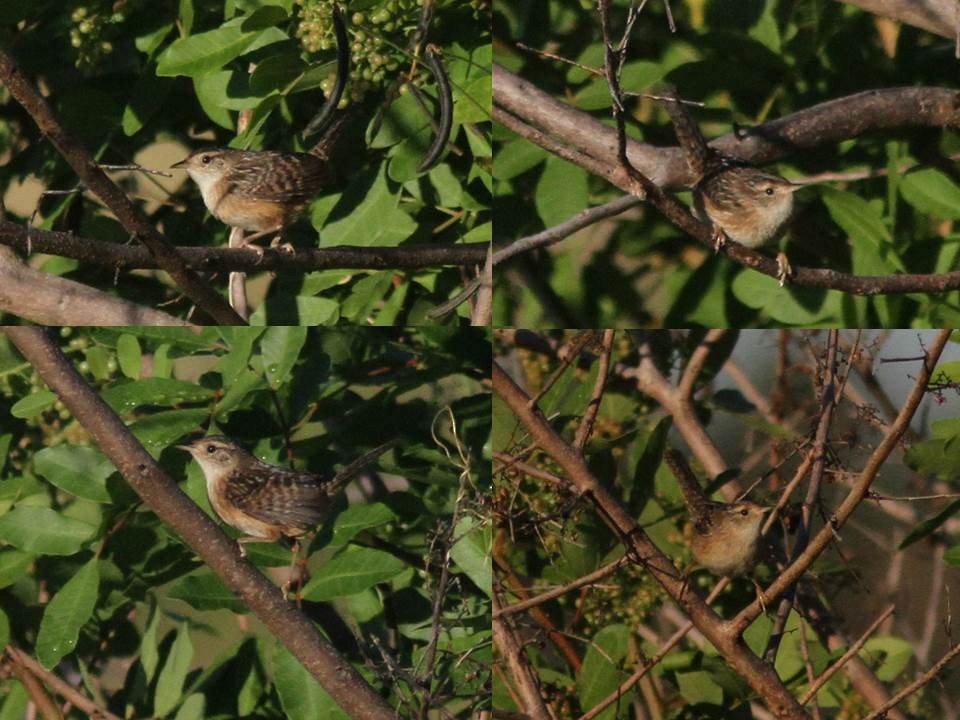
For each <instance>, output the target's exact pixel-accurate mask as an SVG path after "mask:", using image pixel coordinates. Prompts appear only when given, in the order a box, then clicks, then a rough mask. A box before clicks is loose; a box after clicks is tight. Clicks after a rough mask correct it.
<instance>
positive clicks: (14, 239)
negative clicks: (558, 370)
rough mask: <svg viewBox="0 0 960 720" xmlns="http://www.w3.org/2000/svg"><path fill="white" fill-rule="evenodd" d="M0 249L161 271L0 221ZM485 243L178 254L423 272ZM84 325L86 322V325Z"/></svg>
mask: <svg viewBox="0 0 960 720" xmlns="http://www.w3.org/2000/svg"><path fill="white" fill-rule="evenodd" d="M0 245H8V246H10V247H12V248H15V249H17V250H20V251H21V252H42V253H47V254H49V255H59V256H61V257H68V258H73V259H74V260H79V261H81V262H84V263H90V264H94V265H105V266H108V267H115V268H121V269H127V270H134V269H137V270H155V269H157V268H160V267H162V265H161V264H160V263H159V262H158V261H157V259H156V258H155V257H153V255H152V254H151V253H150V252H149V251H148V250H147V249H146V248H143V247H138V246H133V245H119V244H117V243H110V242H104V241H102V240H94V239H92V238H84V237H78V236H76V235H72V234H70V233H65V232H55V231H52V230H39V229H37V228H29V230H28V229H27V228H26V227H24V226H23V225H19V224H17V223H15V222H11V221H9V220H4V221H0ZM488 247H489V245H488V244H487V243H467V244H463V245H404V246H402V247H352V246H340V247H332V248H296V251H295V252H294V253H290V252H288V251H286V250H283V249H281V248H265V249H263V250H262V252H263V254H262V256H261V254H260V253H259V252H258V251H257V250H256V249H255V248H252V247H249V246H248V247H242V248H228V247H219V248H213V247H181V248H179V249H178V252H179V254H180V256H181V257H182V259H183V260H184V262H185V263H186V265H187V267H190V268H193V269H197V270H204V271H208V272H209V271H217V270H220V271H234V270H236V271H247V272H256V271H268V270H269V271H280V272H311V271H313V270H327V269H340V268H343V269H347V268H355V269H363V270H390V269H405V268H411V269H415V268H428V267H437V266H439V265H474V264H478V263H482V262H483V261H484V257H485V256H486V252H487V248H488ZM88 324H89V323H88Z"/></svg>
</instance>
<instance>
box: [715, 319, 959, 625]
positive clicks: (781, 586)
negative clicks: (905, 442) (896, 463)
mask: <svg viewBox="0 0 960 720" xmlns="http://www.w3.org/2000/svg"><path fill="white" fill-rule="evenodd" d="M949 338H950V331H949V330H941V331H940V332H938V333H937V336H936V338H935V340H934V342H933V344H932V346H931V347H930V349H929V350H927V351H926V353H924V355H923V357H922V358H921V359H922V362H923V364H922V366H921V367H920V369H919V370H918V371H917V375H916V380H915V381H914V384H913V388H912V389H911V390H910V394H909V395H908V396H907V398H906V400H905V401H904V403H903V405H902V407H901V409H900V413H899V414H898V415H897V418H896V420H894V421H893V422H892V423H891V424H890V428H889V430H888V431H887V433H886V435H884V437H883V440H882V441H881V442H880V444H879V445H878V446H877V448H876V449H875V450H874V451H873V453H871V455H870V457H869V458H868V459H867V462H866V464H865V465H864V467H863V469H862V470H861V471H860V474H859V475H858V477H857V479H856V481H855V482H854V483H853V486H852V487H851V489H850V492H849V493H847V496H846V497H845V498H844V499H843V501H842V502H841V503H840V505H839V506H837V508H836V510H834V512H833V514H832V515H831V517H830V519H829V522H828V523H827V524H826V525H825V526H824V527H822V528H821V529H820V531H819V532H818V533H817V534H816V535H815V536H814V537H813V538H812V539H811V540H810V542H809V544H808V545H807V547H806V548H805V549H804V550H803V552H801V553H800V554H799V555H798V556H797V557H796V559H795V560H794V561H793V562H791V563H790V564H789V565H788V566H787V567H786V568H785V569H784V570H783V571H782V572H781V573H780V574H779V575H778V576H777V578H776V580H774V581H773V582H772V583H771V584H770V586H769V587H768V588H767V589H766V590H765V591H764V592H763V604H764V605H766V606H770V605H771V604H772V603H773V601H774V600H776V599H777V598H779V597H780V596H781V595H783V593H785V592H786V591H787V590H788V589H789V588H790V587H791V586H792V585H793V584H794V583H795V582H796V581H797V580H798V579H799V578H800V576H801V575H802V574H803V573H805V572H806V571H807V569H808V568H809V567H810V565H812V564H813V562H814V561H815V560H816V559H817V558H818V557H820V555H821V553H823V551H824V550H825V549H826V548H827V545H829V544H830V542H832V541H833V539H834V537H835V535H836V533H837V531H838V530H839V529H840V528H841V527H843V525H844V523H845V522H846V521H847V520H848V519H849V518H850V516H851V515H852V514H853V511H854V510H856V509H857V507H858V506H859V505H860V503H861V501H862V500H863V499H864V498H865V497H866V495H867V492H868V491H869V489H870V485H871V484H872V483H873V481H874V479H875V478H876V476H877V473H878V472H879V471H880V467H881V466H882V465H883V463H884V462H886V459H887V457H889V455H890V453H891V452H893V449H894V448H895V447H896V446H897V443H899V442H900V438H901V437H903V434H904V432H905V431H906V429H907V427H908V426H909V425H910V421H911V420H912V419H913V416H914V414H915V413H916V411H917V408H918V407H919V406H920V401H921V400H922V399H923V397H924V395H925V393H926V391H927V383H928V382H929V381H930V376H931V374H932V372H933V368H934V366H935V365H936V364H937V360H938V359H939V357H940V354H941V353H942V352H943V348H944V346H945V345H946V344H947V340H949ZM761 611H762V606H761V602H760V600H759V599H757V600H754V601H753V602H752V603H751V604H750V605H748V606H747V607H746V608H744V609H743V610H742V611H740V614H738V615H737V616H736V617H735V618H734V619H733V620H731V621H730V625H731V627H732V628H734V629H736V630H739V631H741V632H742V631H743V630H745V629H746V628H747V627H748V626H749V625H750V623H752V622H753V621H754V620H755V619H756V618H757V616H758V615H759V614H760V612H761Z"/></svg>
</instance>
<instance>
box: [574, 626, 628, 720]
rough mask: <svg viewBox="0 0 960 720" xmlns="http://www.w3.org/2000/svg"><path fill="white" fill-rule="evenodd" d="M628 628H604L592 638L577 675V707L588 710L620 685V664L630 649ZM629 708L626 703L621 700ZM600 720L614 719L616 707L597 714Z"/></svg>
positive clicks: (626, 699) (626, 700)
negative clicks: (578, 697)
mask: <svg viewBox="0 0 960 720" xmlns="http://www.w3.org/2000/svg"><path fill="white" fill-rule="evenodd" d="M629 643H630V628H628V627H627V626H626V625H608V626H607V627H605V628H602V629H601V630H600V631H599V632H597V633H596V634H595V635H594V636H593V641H592V642H590V644H589V645H588V646H587V654H586V656H585V657H584V658H583V665H582V666H581V667H580V672H579V673H578V675H577V693H578V694H579V696H580V705H581V707H582V708H583V709H584V710H590V709H591V708H592V707H594V706H595V705H596V704H597V703H599V702H600V701H601V700H603V699H604V698H605V697H607V696H608V695H609V694H610V693H612V692H613V691H614V690H616V689H617V687H618V685H619V684H620V680H621V677H620V673H621V668H620V666H621V663H622V661H623V660H624V658H626V656H627V653H628V652H629V649H630V644H629ZM624 702H626V703H628V704H629V699H628V698H624ZM597 717H598V718H599V719H600V720H613V719H614V718H616V717H617V705H616V703H614V704H613V705H612V706H610V707H609V708H607V709H606V710H604V711H603V712H601V713H600V714H599V715H598V716H597Z"/></svg>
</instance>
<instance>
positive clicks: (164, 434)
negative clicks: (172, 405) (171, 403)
mask: <svg viewBox="0 0 960 720" xmlns="http://www.w3.org/2000/svg"><path fill="white" fill-rule="evenodd" d="M208 417H209V412H207V411H206V410H167V411H165V412H158V413H154V414H153V415H150V416H149V417H146V418H144V419H143V420H137V421H136V422H134V423H131V424H130V425H129V426H128V427H129V429H130V432H132V433H133V434H134V435H135V436H136V437H137V440H139V441H140V442H141V443H143V444H144V445H145V446H146V448H147V449H148V450H151V449H153V450H159V449H163V448H165V447H166V446H167V445H169V444H170V443H172V442H173V441H174V440H177V439H179V438H181V437H183V436H184V435H186V434H187V433H189V432H193V431H194V430H198V429H200V428H201V427H202V426H203V423H204V422H206V420H207V419H208Z"/></svg>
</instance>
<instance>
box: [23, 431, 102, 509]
mask: <svg viewBox="0 0 960 720" xmlns="http://www.w3.org/2000/svg"><path fill="white" fill-rule="evenodd" d="M33 466H34V468H35V469H36V471H37V473H38V474H39V475H41V476H43V477H44V478H46V479H47V480H48V481H50V482H51V483H53V484H54V485H56V486H57V487H58V488H60V489H61V490H66V491H67V492H68V493H71V494H73V495H76V496H77V497H82V498H84V499H86V500H93V501H94V502H99V503H109V502H110V500H111V498H110V493H108V492H107V478H108V477H110V476H111V475H112V474H113V473H114V472H115V471H116V470H115V468H114V467H113V463H111V462H110V461H109V460H108V459H107V458H106V457H105V456H104V455H103V453H101V452H100V451H99V450H96V449H95V448H92V447H87V446H85V445H67V444H63V445H56V446H54V447H50V448H44V449H43V450H41V451H40V452H38V453H37V454H36V455H34V456H33Z"/></svg>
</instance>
